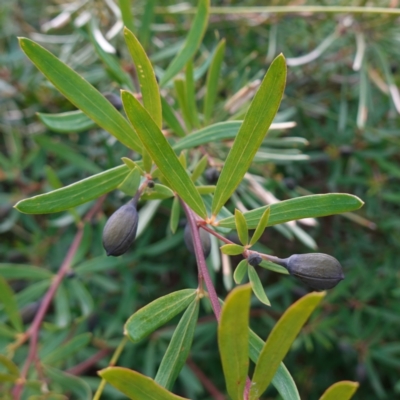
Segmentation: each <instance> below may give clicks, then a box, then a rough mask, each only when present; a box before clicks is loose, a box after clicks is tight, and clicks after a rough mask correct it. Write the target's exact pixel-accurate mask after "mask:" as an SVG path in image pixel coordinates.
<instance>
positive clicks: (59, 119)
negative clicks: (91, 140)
mask: <svg viewBox="0 0 400 400" xmlns="http://www.w3.org/2000/svg"><path fill="white" fill-rule="evenodd" d="M37 116H38V117H39V119H40V120H41V121H42V122H43V123H44V124H45V125H46V126H47V128H49V129H50V130H52V131H54V132H60V133H71V132H82V131H86V130H88V129H91V128H95V127H96V126H97V125H96V123H95V122H94V121H92V120H91V119H90V118H89V117H88V116H87V115H86V114H84V113H83V112H82V111H81V110H76V111H68V112H65V113H60V114H45V113H37Z"/></svg>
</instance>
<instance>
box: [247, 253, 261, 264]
mask: <svg viewBox="0 0 400 400" xmlns="http://www.w3.org/2000/svg"><path fill="white" fill-rule="evenodd" d="M247 262H248V263H249V264H250V265H252V266H253V267H257V266H258V265H260V264H261V262H262V258H261V256H260V255H259V254H258V253H251V254H250V255H249V256H248V257H247Z"/></svg>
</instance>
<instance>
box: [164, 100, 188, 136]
mask: <svg viewBox="0 0 400 400" xmlns="http://www.w3.org/2000/svg"><path fill="white" fill-rule="evenodd" d="M161 105H162V116H163V118H164V120H165V122H166V123H167V125H168V126H169V127H170V128H171V129H172V131H173V132H174V133H175V135H177V136H180V137H184V136H186V133H185V130H184V129H183V128H182V125H181V123H180V122H179V121H178V118H177V117H176V115H175V111H174V109H173V108H172V107H171V106H170V105H169V103H168V101H167V100H165V99H164V97H161Z"/></svg>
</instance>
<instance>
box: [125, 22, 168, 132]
mask: <svg viewBox="0 0 400 400" xmlns="http://www.w3.org/2000/svg"><path fill="white" fill-rule="evenodd" d="M124 36H125V42H126V44H127V46H128V50H129V52H130V54H131V57H132V59H133V62H134V63H135V67H136V71H137V76H138V79H139V83H140V91H141V92H142V98H143V105H144V108H145V109H146V110H147V111H148V112H149V114H150V115H151V117H152V118H153V120H154V122H155V123H156V124H157V126H158V127H159V128H160V129H161V126H162V111H161V99H160V90H159V88H158V83H157V80H156V75H155V74H154V70H153V66H152V65H151V62H150V60H149V58H148V57H147V54H146V52H145V51H144V49H143V47H142V45H141V44H140V43H139V41H138V40H137V38H136V36H135V35H134V34H133V33H132V32H131V31H130V30H129V29H127V28H125V29H124Z"/></svg>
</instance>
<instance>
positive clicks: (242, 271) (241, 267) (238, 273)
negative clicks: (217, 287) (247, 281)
mask: <svg viewBox="0 0 400 400" xmlns="http://www.w3.org/2000/svg"><path fill="white" fill-rule="evenodd" d="M247 266H248V263H247V260H246V259H245V260H242V261H240V263H239V264H238V266H237V267H236V269H235V272H234V273H233V280H234V281H235V282H236V284H237V285H239V284H240V283H241V282H242V280H243V278H244V276H245V275H246V272H247Z"/></svg>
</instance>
